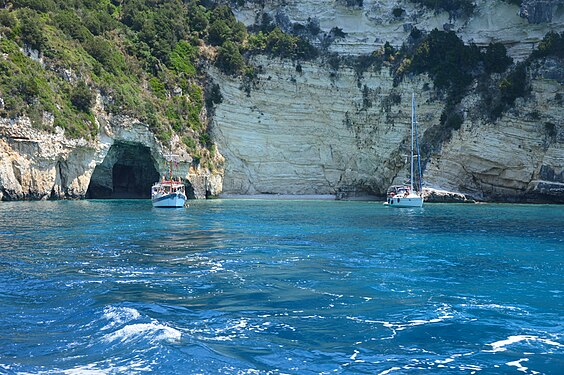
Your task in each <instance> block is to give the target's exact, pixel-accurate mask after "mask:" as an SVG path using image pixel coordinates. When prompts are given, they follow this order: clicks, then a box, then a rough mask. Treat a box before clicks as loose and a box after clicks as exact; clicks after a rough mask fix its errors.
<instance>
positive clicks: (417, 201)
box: [386, 197, 423, 208]
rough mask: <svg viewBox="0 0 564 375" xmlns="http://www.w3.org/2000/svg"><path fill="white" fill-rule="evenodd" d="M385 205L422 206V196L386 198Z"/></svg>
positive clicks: (401, 206)
mask: <svg viewBox="0 0 564 375" xmlns="http://www.w3.org/2000/svg"><path fill="white" fill-rule="evenodd" d="M386 205H387V206H388V207H396V208H409V207H423V198H422V197H393V198H388V200H387V202H386Z"/></svg>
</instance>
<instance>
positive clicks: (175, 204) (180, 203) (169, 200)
mask: <svg viewBox="0 0 564 375" xmlns="http://www.w3.org/2000/svg"><path fill="white" fill-rule="evenodd" d="M151 200H152V202H153V207H161V208H180V207H184V204H185V203H186V196H185V195H184V194H179V193H172V194H163V195H155V196H153V197H152V198H151Z"/></svg>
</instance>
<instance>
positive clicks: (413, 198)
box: [384, 94, 423, 208]
mask: <svg viewBox="0 0 564 375" xmlns="http://www.w3.org/2000/svg"><path fill="white" fill-rule="evenodd" d="M414 143H415V144H414ZM415 158H417V167H418V172H419V173H418V174H417V175H418V183H417V188H414V186H413V166H414V163H413V161H414V159H415ZM384 204H385V205H387V206H388V207H398V208H401V207H423V189H422V185H421V160H420V158H419V143H418V142H417V121H416V120H415V94H412V95H411V169H410V175H409V186H408V185H392V186H390V187H389V188H388V192H387V200H386V202H385V203H384Z"/></svg>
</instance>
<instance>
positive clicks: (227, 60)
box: [216, 42, 245, 75]
mask: <svg viewBox="0 0 564 375" xmlns="http://www.w3.org/2000/svg"><path fill="white" fill-rule="evenodd" d="M216 66H217V67H218V68H219V69H220V70H221V71H222V72H224V73H226V74H229V75H237V74H239V73H241V72H242V71H243V68H244V67H245V60H244V59H243V56H242V55H241V52H239V47H238V46H237V45H236V44H235V43H233V42H225V43H224V44H223V46H221V47H220V48H219V50H218V52H217V60H216Z"/></svg>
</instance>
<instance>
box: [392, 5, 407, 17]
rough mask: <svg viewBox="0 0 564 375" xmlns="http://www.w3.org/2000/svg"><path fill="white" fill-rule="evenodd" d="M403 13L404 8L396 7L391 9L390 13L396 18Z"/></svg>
mask: <svg viewBox="0 0 564 375" xmlns="http://www.w3.org/2000/svg"><path fill="white" fill-rule="evenodd" d="M404 13H405V10H403V8H399V7H398V8H394V9H392V14H393V15H394V17H396V18H400V17H401V16H403V14H404Z"/></svg>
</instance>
